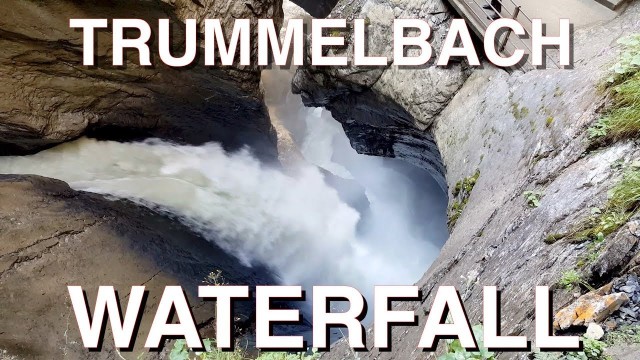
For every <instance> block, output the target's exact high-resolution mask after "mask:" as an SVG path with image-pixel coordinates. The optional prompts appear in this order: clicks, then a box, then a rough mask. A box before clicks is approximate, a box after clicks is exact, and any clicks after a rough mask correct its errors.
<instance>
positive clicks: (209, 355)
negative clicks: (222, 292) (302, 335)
mask: <svg viewBox="0 0 640 360" xmlns="http://www.w3.org/2000/svg"><path fill="white" fill-rule="evenodd" d="M203 344H204V347H205V351H204V352H194V351H191V349H189V347H188V346H187V342H186V341H185V340H176V342H175V343H174V344H173V348H172V349H171V352H170V353H169V360H248V359H251V358H250V357H248V356H247V355H246V354H245V353H244V352H243V351H242V350H238V349H236V350H235V351H233V352H226V351H221V350H218V348H216V345H215V340H211V339H205V340H204V341H203ZM319 357H320V356H319V354H317V353H315V352H313V353H312V354H311V355H307V354H304V353H286V352H266V353H262V354H260V355H259V356H258V357H257V358H256V360H317V359H318V358H319Z"/></svg>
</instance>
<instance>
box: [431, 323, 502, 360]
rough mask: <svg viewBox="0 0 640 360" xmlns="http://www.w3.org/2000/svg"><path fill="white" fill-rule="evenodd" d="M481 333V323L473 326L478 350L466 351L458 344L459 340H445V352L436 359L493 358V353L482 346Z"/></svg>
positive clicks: (486, 359)
mask: <svg viewBox="0 0 640 360" xmlns="http://www.w3.org/2000/svg"><path fill="white" fill-rule="evenodd" d="M483 333H484V328H483V327H482V325H475V326H474V327H473V336H474V337H475V339H476V342H477V344H478V351H467V349H465V348H463V347H462V344H460V340H447V353H446V354H444V355H442V356H440V357H439V358H438V360H467V359H474V360H475V359H477V360H494V359H495V354H494V353H492V352H490V351H488V350H487V349H486V348H485V347H484V341H483Z"/></svg>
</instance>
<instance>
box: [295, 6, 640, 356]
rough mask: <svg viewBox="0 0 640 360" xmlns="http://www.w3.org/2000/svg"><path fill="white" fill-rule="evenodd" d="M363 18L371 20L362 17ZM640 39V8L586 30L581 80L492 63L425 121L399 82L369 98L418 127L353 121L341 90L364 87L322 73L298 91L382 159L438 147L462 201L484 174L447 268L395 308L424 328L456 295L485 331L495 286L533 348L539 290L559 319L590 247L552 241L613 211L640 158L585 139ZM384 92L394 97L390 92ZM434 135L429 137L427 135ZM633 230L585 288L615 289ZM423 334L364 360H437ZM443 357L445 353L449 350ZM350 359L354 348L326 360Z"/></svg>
mask: <svg viewBox="0 0 640 360" xmlns="http://www.w3.org/2000/svg"><path fill="white" fill-rule="evenodd" d="M376 3H377V2H376ZM382 3H384V2H382ZM343 4H344V3H343ZM358 14H359V16H367V13H366V12H364V11H363V12H361V13H358ZM441 16H444V15H441ZM442 31H443V30H442ZM638 31H640V4H638V3H637V2H636V3H633V4H631V5H630V6H629V8H628V9H627V10H626V11H625V12H624V13H623V14H622V15H621V16H619V17H618V18H616V19H615V20H613V21H611V22H610V23H606V24H599V25H597V26H594V27H593V28H589V29H581V30H578V31H576V35H575V48H574V52H575V63H574V65H575V68H574V69H571V70H558V69H555V70H554V69H549V70H534V71H530V72H526V73H522V72H518V71H516V72H512V73H509V72H506V71H504V70H501V69H496V68H494V67H492V66H490V65H488V64H485V66H484V69H477V70H474V71H473V72H472V73H471V74H470V76H469V77H468V79H466V81H464V84H463V85H462V86H461V87H460V88H459V89H458V88H457V86H456V87H455V91H454V90H452V91H451V95H452V96H451V97H450V99H447V101H443V102H438V101H437V99H438V97H437V96H436V97H434V96H432V95H431V94H430V93H429V91H428V90H427V91H426V92H424V93H421V94H422V99H424V101H425V102H427V103H428V102H430V101H432V99H435V102H436V104H438V107H439V108H438V110H433V111H426V110H425V111H422V112H421V111H420V110H419V107H417V106H416V104H413V106H411V105H412V104H411V103H409V102H408V99H410V98H411V96H410V95H408V94H410V93H411V92H410V91H409V92H408V91H407V89H406V88H405V86H402V85H400V83H391V82H386V83H384V82H380V81H377V82H375V84H374V85H373V86H371V87H368V89H369V90H367V91H370V92H372V93H373V94H372V95H371V96H370V97H368V99H369V98H372V97H380V96H385V98H386V99H388V100H389V101H390V102H392V103H395V104H396V105H399V107H400V108H403V109H405V110H406V113H408V114H409V115H411V118H409V120H411V119H412V123H411V122H409V123H407V122H405V123H404V124H400V122H399V121H397V120H396V119H395V113H396V112H395V110H394V111H392V112H391V116H390V119H389V120H388V121H389V122H391V123H394V124H395V125H393V126H391V125H388V126H386V127H381V126H379V125H377V124H371V123H368V122H366V121H365V119H367V118H368V117H373V118H375V117H376V116H378V115H379V113H382V112H383V111H384V110H383V109H385V108H386V107H383V108H382V109H378V111H377V113H376V111H372V114H371V116H369V114H367V113H366V112H365V113H360V110H361V109H360V108H358V107H357V106H352V108H354V109H355V111H352V112H350V111H348V110H347V109H348V108H349V107H348V106H345V104H344V101H343V100H340V99H339V98H337V97H334V96H333V95H332V94H335V93H336V91H335V89H343V88H347V89H350V90H351V89H356V92H357V90H358V89H359V88H361V87H366V86H363V85H362V82H361V81H358V80H356V81H354V82H353V83H347V84H345V82H348V81H349V79H348V78H346V77H345V76H344V73H337V72H332V71H326V70H322V69H311V70H305V71H303V72H301V73H299V75H300V77H299V78H298V79H297V81H298V82H297V83H294V84H293V86H294V89H298V91H300V92H301V93H302V94H303V96H305V98H306V99H307V101H308V103H309V104H314V105H316V104H319V105H325V106H327V107H328V108H329V109H332V110H334V109H336V108H338V109H343V110H344V111H334V114H335V115H337V119H339V120H340V121H341V122H343V124H344V127H345V129H346V130H347V133H348V134H349V136H350V137H351V138H352V142H354V144H355V147H356V148H357V149H358V150H360V151H363V152H376V151H378V150H377V149H378V144H379V143H380V141H378V140H377V139H378V138H387V139H388V143H387V147H388V148H393V149H394V150H395V149H396V148H397V147H398V144H399V143H400V144H401V145H402V146H403V147H405V149H406V150H405V151H402V152H389V155H395V156H401V157H407V158H409V160H414V159H413V158H412V157H413V156H414V155H412V154H423V156H429V155H426V154H424V152H425V150H426V148H427V147H425V146H424V144H429V146H433V145H432V144H433V140H432V139H434V140H435V143H436V144H437V147H438V149H439V151H440V154H441V156H442V158H441V161H442V163H443V164H444V167H445V168H446V182H447V184H448V187H449V188H450V189H452V190H453V188H454V187H455V184H456V183H457V182H458V181H460V180H462V179H465V178H468V177H471V176H473V175H474V174H475V173H476V172H477V171H479V172H480V176H479V178H478V180H477V183H476V185H475V187H474V188H473V191H472V192H471V194H470V198H469V201H468V204H467V206H466V208H465V209H464V211H463V212H462V214H461V216H460V218H459V219H458V221H457V223H456V225H455V226H454V227H453V229H452V232H451V236H450V239H449V240H448V242H447V243H446V245H445V246H444V248H443V250H442V253H441V255H440V257H439V258H438V259H437V260H436V262H435V263H434V264H433V265H432V266H431V268H430V269H428V271H427V272H426V273H425V275H424V277H423V278H422V279H421V280H420V281H419V282H418V285H419V286H420V288H421V289H422V291H423V299H422V301H421V302H420V303H417V302H414V303H398V304H396V307H397V308H398V309H403V310H414V311H415V312H416V314H418V315H419V316H420V322H419V326H421V327H423V326H424V324H425V319H426V317H425V316H424V315H425V311H427V309H428V308H429V307H430V304H431V301H432V298H433V296H434V293H435V292H434V289H436V288H437V287H438V286H441V285H455V286H456V287H457V288H458V289H459V291H460V294H461V297H462V299H463V300H464V301H465V304H466V305H467V311H468V315H469V317H470V321H471V323H472V324H478V323H480V322H481V320H482V318H481V316H482V287H483V286H485V285H495V286H497V287H498V289H499V290H502V312H501V313H502V315H503V319H502V323H503V328H502V334H504V335H527V336H528V337H529V338H530V340H534V339H533V335H534V308H533V304H534V290H535V286H537V285H544V286H553V287H554V288H555V295H554V296H555V298H554V300H555V301H554V309H555V310H558V309H559V308H561V307H563V306H565V305H567V304H568V303H569V302H570V301H571V300H572V299H573V294H572V293H571V292H569V291H565V290H562V289H559V288H557V287H556V286H555V285H554V284H556V283H557V281H558V280H559V279H560V277H561V274H562V273H563V272H564V271H566V270H569V269H573V268H575V266H576V263H577V262H578V259H579V258H580V256H583V255H585V254H586V253H587V252H588V248H587V246H585V244H573V243H570V242H568V241H559V242H557V243H555V244H551V245H550V244H547V243H545V239H546V238H547V237H548V236H549V235H552V234H557V233H563V232H564V233H566V232H569V231H571V230H572V229H574V228H575V226H576V224H578V223H580V222H581V221H583V220H584V219H586V218H587V217H588V216H589V215H590V211H591V208H593V207H601V206H603V204H605V203H606V199H607V192H608V190H610V189H611V188H612V187H613V184H615V182H616V181H618V180H619V179H620V176H621V172H620V171H619V170H617V169H616V168H615V166H612V164H616V163H617V164H629V163H632V162H633V161H636V160H637V159H638V157H639V156H640V147H639V146H638V144H637V143H636V142H634V141H628V142H620V143H617V144H614V145H612V146H608V147H606V148H603V149H600V150H597V151H593V149H591V148H590V145H589V144H590V142H589V141H588V137H587V133H586V129H587V127H589V126H590V125H591V124H593V122H594V120H595V119H597V118H598V116H599V115H598V111H599V110H600V109H601V108H602V106H603V104H604V103H605V101H606V99H605V98H604V94H603V92H602V91H600V90H599V86H600V84H602V82H603V80H604V79H606V78H607V77H608V68H609V67H610V66H611V64H612V63H613V62H614V61H615V58H616V56H617V50H618V49H617V47H616V40H617V39H618V38H620V37H622V36H625V35H628V34H631V33H637V32H638ZM387 71H389V70H387ZM440 71H441V72H443V73H446V72H451V73H452V74H451V75H446V74H445V75H443V76H444V78H445V79H447V78H457V79H461V80H462V79H465V78H466V75H465V74H466V72H463V71H459V70H456V69H455V68H454V69H449V70H440ZM382 76H384V74H383V75H382ZM438 81H439V79H438V78H435V79H433V80H432V78H431V77H416V80H415V82H417V83H420V84H419V85H418V84H415V85H413V87H412V88H413V89H417V88H419V87H420V86H424V87H425V88H427V89H430V88H431V86H432V84H438ZM383 84H385V89H384V91H381V90H380V88H381V87H382V85H383ZM320 85H322V86H324V87H326V88H328V89H329V90H324V89H322V86H320ZM433 87H434V88H437V87H438V86H437V85H433ZM345 91H346V90H345ZM349 101H350V100H349ZM427 108H428V106H425V107H423V109H427ZM429 125H431V127H430V128H429V129H428V130H427V131H422V129H423V128H425V127H427V126H429ZM388 129H392V130H391V131H388ZM396 129H401V132H402V133H403V137H401V138H400V139H406V138H411V139H415V140H414V142H413V144H412V145H407V142H402V141H399V140H398V139H399V138H398V137H396V136H395V134H396V133H395V131H396ZM368 133H376V134H377V136H378V137H377V138H374V141H372V142H371V141H368V140H367V134H368ZM429 134H431V135H429ZM407 148H408V149H407ZM525 191H538V192H540V193H541V194H542V195H541V200H540V206H539V207H537V208H532V207H530V206H529V205H528V204H527V201H526V200H525V198H524V196H523V193H524V192H525ZM451 195H452V196H451V197H450V198H451V202H452V203H453V201H454V196H453V194H451ZM632 223H633V222H632ZM633 224H635V223H633ZM633 224H630V226H629V227H627V226H623V227H622V229H620V230H619V231H618V232H617V233H615V234H613V235H611V236H610V237H608V238H607V242H608V244H610V245H608V246H607V249H606V250H605V251H604V252H603V253H602V254H601V255H600V256H599V258H598V259H597V260H596V261H595V263H594V265H593V266H592V267H591V268H588V269H584V272H585V274H586V275H587V276H590V275H591V274H592V273H593V272H594V271H596V270H597V271H598V275H597V276H594V277H592V278H589V277H587V278H588V279H589V280H593V281H594V282H595V284H598V282H601V281H604V280H606V279H611V278H612V277H614V276H616V275H618V272H617V271H619V269H621V268H623V267H624V266H626V264H627V263H628V261H629V260H630V259H631V258H632V257H633V256H634V255H635V254H636V252H637V251H638V247H637V242H638V238H637V236H635V235H633V234H634V233H633V232H631V230H632V229H633V228H634V226H637V224H636V225H633ZM616 249H617V250H616ZM621 249H622V250H621ZM603 269H606V270H604V271H603ZM420 335H421V331H420V330H418V328H415V327H412V328H403V327H398V328H395V330H394V331H393V335H392V343H393V344H394V348H393V351H391V352H378V351H372V352H370V353H362V354H359V358H366V359H416V358H423V357H432V356H434V355H433V354H425V353H422V352H421V351H419V350H418V349H417V344H418V341H419V338H420ZM367 343H368V345H369V347H372V345H373V338H372V333H371V332H368V341H367ZM439 351H440V352H439V353H440V354H441V353H442V351H443V349H442V346H441V347H440V348H439ZM527 356H528V354H525V353H517V354H501V355H500V357H501V358H521V359H525V358H527ZM350 357H352V355H350V350H348V349H347V347H346V345H345V342H344V341H341V342H339V343H338V344H337V345H336V346H335V347H334V349H333V351H332V352H331V353H329V354H326V355H325V356H323V358H326V359H344V358H350Z"/></svg>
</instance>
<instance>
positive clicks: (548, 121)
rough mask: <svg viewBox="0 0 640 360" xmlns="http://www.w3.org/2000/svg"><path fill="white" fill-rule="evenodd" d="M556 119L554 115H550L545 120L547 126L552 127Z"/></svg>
mask: <svg viewBox="0 0 640 360" xmlns="http://www.w3.org/2000/svg"><path fill="white" fill-rule="evenodd" d="M554 121H555V119H554V118H553V116H549V117H548V118H547V120H545V126H546V127H548V128H550V127H551V125H553V122H554Z"/></svg>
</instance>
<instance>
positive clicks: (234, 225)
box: [0, 73, 443, 294]
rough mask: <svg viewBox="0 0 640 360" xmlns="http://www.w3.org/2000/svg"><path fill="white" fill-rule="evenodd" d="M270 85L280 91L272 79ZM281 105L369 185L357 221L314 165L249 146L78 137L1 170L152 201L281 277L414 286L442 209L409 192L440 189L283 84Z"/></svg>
mask: <svg viewBox="0 0 640 360" xmlns="http://www.w3.org/2000/svg"><path fill="white" fill-rule="evenodd" d="M274 74H276V73H274ZM276 75H277V74H276ZM280 75H282V76H285V77H287V76H290V74H289V75H287V74H284V75H283V74H282V73H281V74H280ZM276 80H277V79H276ZM285 84H286V83H285ZM266 85H267V90H268V89H269V87H270V86H271V87H272V88H273V89H274V90H277V87H278V85H277V84H275V83H273V82H270V81H269V80H268V79H267V80H266ZM270 98H271V100H273V99H274V97H270ZM276 98H277V97H276ZM296 99H297V101H296ZM276 100H277V99H276ZM285 103H288V105H287V106H285V107H284V108H278V106H277V105H278V104H272V110H279V111H280V115H282V116H284V117H289V118H290V119H288V120H287V121H296V120H297V121H299V122H306V126H305V127H303V130H302V131H300V134H298V136H297V137H298V138H299V139H298V140H299V141H300V142H302V145H301V149H302V152H303V154H304V155H305V157H307V158H308V160H309V161H310V162H311V163H315V164H318V165H321V166H325V167H326V168H327V169H329V170H331V171H333V172H334V173H336V174H337V175H340V176H343V177H351V178H354V179H356V180H357V181H358V182H359V183H360V184H362V185H363V187H364V188H365V189H366V192H367V196H368V198H369V200H370V202H371V206H370V209H369V210H368V211H367V212H366V215H364V218H363V219H362V222H361V223H360V226H358V225H359V221H361V215H360V214H359V213H358V211H356V210H354V209H352V208H351V207H349V206H348V205H347V204H346V203H345V202H343V200H342V199H341V198H340V196H339V195H338V193H337V191H336V190H335V189H334V188H332V187H330V186H328V185H327V184H326V183H325V180H324V176H323V174H322V173H321V172H320V171H319V170H318V168H317V167H316V166H313V165H308V164H300V165H299V168H298V169H297V171H295V172H293V173H295V175H290V174H289V172H287V173H284V172H282V171H281V170H279V169H275V168H270V167H268V166H265V165H262V164H260V162H259V161H258V160H256V159H255V158H254V157H253V156H252V155H251V154H250V153H249V151H241V152H238V153H234V154H228V153H226V152H225V151H224V150H223V149H222V148H221V147H220V146H219V145H218V144H214V143H212V144H207V145H203V146H197V147H195V146H179V145H175V144H171V143H167V142H162V141H159V140H150V141H146V142H143V143H118V142H111V141H97V140H91V139H80V140H77V141H75V142H72V143H69V144H65V145H62V146H58V147H56V148H53V149H50V150H47V151H43V152H41V153H39V154H37V155H33V156H24V157H5V158H2V159H0V173H19V174H38V175H43V176H48V177H52V178H57V179H61V180H64V181H67V182H68V183H69V184H70V185H71V186H72V187H73V188H75V189H79V190H85V191H90V192H96V193H101V194H108V195H112V196H115V197H118V198H128V199H133V200H135V201H139V202H141V203H143V204H147V205H149V204H153V206H159V207H160V208H162V209H164V210H165V211H168V212H171V213H172V214H175V215H178V216H179V217H180V218H181V219H183V220H184V221H185V222H186V223H187V224H189V225H190V226H192V227H193V228H194V229H195V230H196V231H198V232H199V233H201V234H202V235H203V236H204V237H205V238H206V239H208V240H210V241H213V242H216V243H217V244H218V245H219V246H221V247H222V248H224V249H225V250H227V251H229V252H230V253H232V254H234V255H235V256H237V257H238V258H239V259H240V260H241V261H242V262H244V263H246V264H248V265H252V264H258V263H259V264H264V265H266V266H268V267H269V268H271V269H272V270H273V271H274V272H275V273H276V274H277V275H279V276H280V278H281V280H282V282H283V283H286V284H302V285H304V286H305V287H310V286H312V285H320V284H344V285H351V286H355V287H357V288H359V289H360V290H361V291H362V292H363V293H365V294H367V293H370V291H371V290H372V287H373V285H383V284H410V283H413V282H414V281H416V280H417V279H418V278H419V277H420V275H421V274H422V273H423V272H424V271H425V269H426V267H427V266H428V265H429V264H430V262H431V261H432V260H433V259H434V258H435V256H436V255H437V253H438V252H439V246H440V244H439V243H438V242H439V241H440V240H437V241H436V240H435V238H442V237H443V235H442V234H441V232H442V231H441V226H440V227H439V226H437V225H433V224H430V223H429V221H431V220H430V217H431V216H432V215H433V214H435V213H437V212H438V211H441V210H437V211H435V210H434V211H432V212H431V213H429V212H422V210H421V209H428V208H430V207H434V208H438V206H440V207H441V204H440V205H439V204H437V203H436V201H435V200H434V204H432V206H431V204H426V205H425V204H422V205H420V204H419V205H418V207H417V208H416V207H415V206H414V205H416V199H422V198H420V197H416V195H415V194H416V189H417V188H419V187H420V186H421V185H424V186H427V187H429V186H431V187H432V189H435V190H431V191H440V190H439V189H438V187H437V185H435V184H432V185H429V184H423V183H421V184H416V183H414V182H412V180H411V179H410V178H409V177H407V176H406V174H402V173H400V172H398V171H396V170H394V169H393V168H391V167H389V166H388V164H385V163H384V162H383V160H381V159H373V158H369V157H363V156H360V155H357V154H356V153H355V152H354V151H353V150H352V149H351V148H350V147H349V145H348V141H347V139H346V136H345V135H344V133H341V128H340V126H339V124H337V123H336V122H335V121H334V120H333V119H331V118H330V116H328V117H327V114H328V113H326V112H322V111H320V110H315V109H305V108H304V107H303V106H302V104H301V103H300V100H299V98H297V97H295V96H293V95H291V94H289V92H288V91H284V92H282V97H281V98H280V104H285ZM287 109H288V110H287ZM283 111H284V113H283ZM287 114H288V115H287ZM292 119H293V120H292ZM439 197H441V195H437V196H436V195H434V197H432V199H438V198H439ZM420 206H422V208H420ZM416 209H418V210H417V212H418V213H417V214H416ZM438 209H440V208H438ZM430 234H434V235H433V238H434V239H430V238H429V236H431V235H430Z"/></svg>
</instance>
